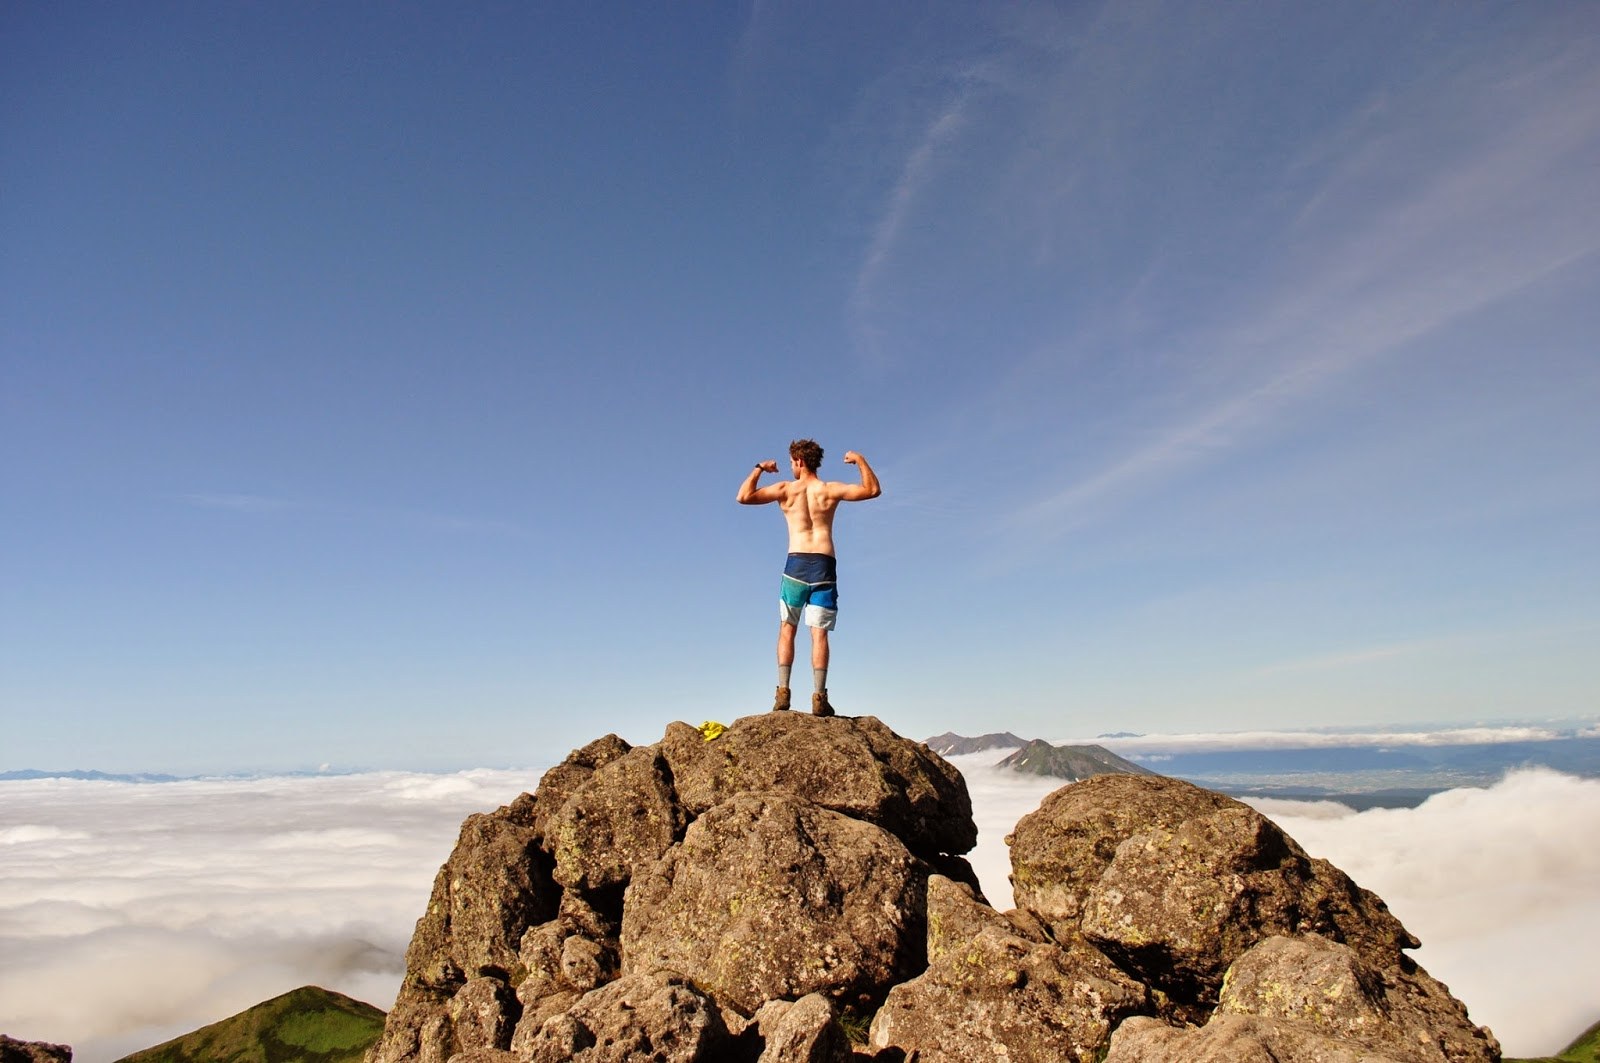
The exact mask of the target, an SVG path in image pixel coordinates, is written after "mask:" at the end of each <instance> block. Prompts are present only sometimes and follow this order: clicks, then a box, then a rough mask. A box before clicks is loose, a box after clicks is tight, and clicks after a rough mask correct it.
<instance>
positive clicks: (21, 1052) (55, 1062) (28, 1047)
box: [0, 1033, 72, 1063]
mask: <svg viewBox="0 0 1600 1063" xmlns="http://www.w3.org/2000/svg"><path fill="white" fill-rule="evenodd" d="M0 1063H72V1046H71V1045H54V1044H49V1043H47V1042H45V1041H18V1040H17V1039H16V1038H14V1037H7V1036H6V1035H5V1034H3V1033H0Z"/></svg>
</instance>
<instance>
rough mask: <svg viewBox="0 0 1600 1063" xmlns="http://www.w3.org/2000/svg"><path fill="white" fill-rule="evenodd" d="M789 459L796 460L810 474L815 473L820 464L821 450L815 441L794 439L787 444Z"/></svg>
mask: <svg viewBox="0 0 1600 1063" xmlns="http://www.w3.org/2000/svg"><path fill="white" fill-rule="evenodd" d="M789 457H791V458H794V459H796V460H798V461H799V462H800V463H801V464H802V465H804V466H805V467H806V468H808V469H810V470H811V471H812V472H816V471H817V468H818V466H820V465H821V464H822V448H821V447H819V446H817V444H816V441H815V440H811V439H796V440H795V441H794V442H793V443H790V444H789Z"/></svg>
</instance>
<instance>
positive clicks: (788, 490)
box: [737, 450, 883, 557]
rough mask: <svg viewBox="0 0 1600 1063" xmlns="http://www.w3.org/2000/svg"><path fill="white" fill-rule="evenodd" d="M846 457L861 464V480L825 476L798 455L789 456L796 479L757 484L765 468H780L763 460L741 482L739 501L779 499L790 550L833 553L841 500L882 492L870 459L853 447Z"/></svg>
mask: <svg viewBox="0 0 1600 1063" xmlns="http://www.w3.org/2000/svg"><path fill="white" fill-rule="evenodd" d="M844 460H845V464H847V465H855V466H857V467H858V468H860V470H861V482H860V483H858V484H847V483H841V482H839V481H838V480H823V479H821V478H819V477H818V476H817V474H816V473H815V472H813V471H812V470H810V469H808V468H806V465H805V463H804V462H802V461H801V460H800V459H799V458H790V459H789V465H790V470H791V471H792V472H793V473H794V479H793V480H787V481H784V482H782V483H775V484H768V485H767V486H766V487H759V488H758V487H757V486H756V481H757V480H759V479H760V478H761V474H762V473H763V472H777V471H778V463H777V462H775V461H764V462H762V463H760V464H759V465H757V466H756V467H755V469H754V471H752V472H751V474H750V476H749V477H748V478H746V480H745V482H744V483H743V484H741V485H740V486H739V494H738V496H737V497H738V501H739V502H741V503H743V504H744V505H747V506H759V505H763V504H765V503H767V502H776V503H778V508H779V509H781V510H783V519H784V521H785V522H787V523H788V525H789V552H790V553H791V554H827V555H828V556H830V557H832V556H834V553H833V516H834V514H835V513H836V512H838V509H839V503H840V502H861V501H865V500H866V499H869V498H877V497H878V496H879V495H880V494H882V493H883V491H882V489H881V488H879V486H878V477H877V475H876V474H875V473H874V472H873V471H872V466H870V465H868V464H867V459H865V458H863V457H862V456H861V455H860V454H857V453H856V452H855V451H853V450H850V451H846V452H845V455H844Z"/></svg>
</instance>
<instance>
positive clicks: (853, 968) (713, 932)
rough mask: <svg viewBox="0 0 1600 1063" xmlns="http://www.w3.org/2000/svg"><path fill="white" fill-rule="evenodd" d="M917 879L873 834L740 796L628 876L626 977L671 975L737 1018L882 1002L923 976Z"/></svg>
mask: <svg viewBox="0 0 1600 1063" xmlns="http://www.w3.org/2000/svg"><path fill="white" fill-rule="evenodd" d="M926 878H927V872H926V869H925V865H923V864H922V863H921V862H920V861H918V860H917V859H916V858H915V857H913V856H912V855H911V854H910V853H909V852H907V851H906V848H905V846H904V845H902V844H901V843H900V842H899V841H898V840H897V839H896V838H895V837H894V836H893V835H891V834H889V833H888V832H887V831H885V830H883V829H882V828H880V827H877V826H874V825H873V824H871V823H864V822H862V821H860V820H856V819H851V818H849V817H848V816H844V815H841V814H840V813H838V812H833V811H830V810H828V809H826V808H819V807H818V806H816V805H814V804H811V803H810V802H808V801H803V800H801V799H799V798H797V797H795V796H793V795H791V794H787V793H759V794H740V795H739V796H737V797H734V798H733V799H731V800H729V801H725V802H723V803H722V804H720V805H718V806H717V807H716V808H713V809H712V810H711V811H709V812H707V813H706V814H705V815H704V816H701V817H700V818H699V819H698V820H696V821H695V823H694V824H693V825H692V826H691V827H690V828H689V830H688V832H687V833H686V834H685V835H684V838H683V841H682V843H681V844H679V845H677V846H675V847H674V848H673V849H672V850H671V851H669V852H668V853H667V855H666V856H664V857H663V858H662V859H661V860H660V861H659V862H658V863H657V864H656V865H655V867H653V868H652V869H651V870H649V871H641V872H639V873H638V874H637V875H635V876H634V879H633V883H632V884H631V885H630V886H629V887H628V892H627V894H626V895H625V898H624V907H623V921H622V967H623V970H624V971H625V972H629V973H638V972H644V971H651V970H659V969H666V970H672V971H678V972H681V973H683V974H685V975H688V976H689V977H691V978H693V979H694V981H695V983H696V984H697V985H699V986H700V987H702V988H703V989H705V990H706V991H707V992H708V993H710V994H711V996H712V997H713V998H715V999H716V1000H717V1001H718V1003H720V1004H721V1005H723V1006H724V1007H731V1008H733V1009H734V1010H735V1011H738V1012H739V1013H740V1014H741V1015H750V1014H752V1013H754V1012H755V1010H756V1009H757V1008H759V1007H760V1006H761V1005H762V1004H763V1003H765V1002H766V1001H768V1000H775V999H782V998H787V999H796V998H798V997H801V996H804V995H806V994H807V993H815V992H822V993H826V994H827V995H829V996H831V997H833V998H835V999H846V998H849V999H851V1000H852V1001H853V1000H854V998H856V997H858V996H865V997H867V998H872V999H881V997H882V995H883V994H884V993H885V992H887V990H888V988H889V987H890V986H891V985H893V984H894V983H895V982H897V981H899V980H901V979H904V978H907V977H910V976H912V975H915V974H916V973H918V972H919V971H921V969H922V967H923V964H924V942H923V935H924V927H925V922H924V919H923V904H924V900H923V897H924V892H925V890H926Z"/></svg>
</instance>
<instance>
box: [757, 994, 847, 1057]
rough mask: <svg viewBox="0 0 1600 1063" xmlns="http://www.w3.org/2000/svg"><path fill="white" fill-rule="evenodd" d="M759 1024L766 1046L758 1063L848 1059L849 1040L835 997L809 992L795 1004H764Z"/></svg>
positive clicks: (774, 1002)
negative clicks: (842, 1024)
mask: <svg viewBox="0 0 1600 1063" xmlns="http://www.w3.org/2000/svg"><path fill="white" fill-rule="evenodd" d="M756 1014H757V1019H756V1025H757V1026H758V1027H759V1029H760V1031H761V1038H762V1040H763V1042H765V1047H764V1048H762V1050H761V1055H760V1057H759V1058H758V1059H757V1060H756V1063H845V1061H847V1060H849V1059H850V1040H849V1038H847V1037H846V1036H845V1033H844V1029H843V1028H842V1027H840V1025H839V1014H838V1012H837V1011H836V1010H835V1009H834V1006H833V1001H831V1000H829V999H828V998H827V997H825V996H823V995H822V994H820V993H810V994H808V995H806V996H803V997H801V998H800V999H799V1000H797V1001H795V1002H794V1003H793V1004H790V1003H788V1002H787V1001H772V1002H770V1003H768V1004H764V1005H762V1008H761V1010H760V1011H759V1012H757V1013H756Z"/></svg>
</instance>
